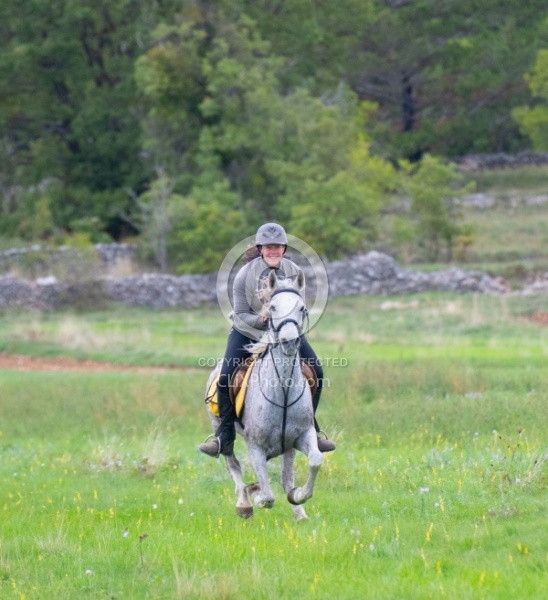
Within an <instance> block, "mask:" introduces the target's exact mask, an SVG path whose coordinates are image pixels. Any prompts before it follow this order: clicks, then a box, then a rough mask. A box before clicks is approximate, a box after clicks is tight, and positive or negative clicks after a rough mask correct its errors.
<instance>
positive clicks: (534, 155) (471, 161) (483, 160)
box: [454, 152, 548, 171]
mask: <svg viewBox="0 0 548 600" xmlns="http://www.w3.org/2000/svg"><path fill="white" fill-rule="evenodd" d="M454 162H455V163H456V164H457V165H458V167H459V169H460V170H462V171H484V170H485V171H487V170H491V169H516V168H521V167H542V166H545V165H548V153H545V152H520V153H519V154H503V153H502V152H499V153H496V154H468V155H467V156H463V157H461V158H456V159H455V160H454Z"/></svg>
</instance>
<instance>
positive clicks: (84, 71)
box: [0, 0, 547, 272]
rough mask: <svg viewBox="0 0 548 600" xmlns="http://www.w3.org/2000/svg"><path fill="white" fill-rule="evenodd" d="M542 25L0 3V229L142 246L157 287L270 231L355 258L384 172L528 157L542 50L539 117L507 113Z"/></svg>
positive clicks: (253, 4) (369, 0)
mask: <svg viewBox="0 0 548 600" xmlns="http://www.w3.org/2000/svg"><path fill="white" fill-rule="evenodd" d="M471 15H473V18H471ZM545 15H546V7H545V3H544V2H541V0H531V2H528V3H525V4H524V3H518V2H515V1H514V0H488V1H487V2H484V3H483V4H482V7H481V11H478V7H477V2H475V0H465V1H464V2H456V1H455V0H448V1H445V2H433V1H432V0H417V1H413V2H399V1H398V2H395V1H389V0H340V1H339V2H337V3H336V5H333V4H332V3H327V4H325V3H324V4H322V3H317V2H313V1H312V0H292V1H291V2H266V1H264V0H253V1H250V0H235V1H234V0H233V1H228V0H220V1H219V2H215V3H206V2H202V1H201V0H163V1H162V2H148V1H147V0H120V2H116V3H114V4H113V3H109V2H107V1H106V0H99V1H98V2H95V3H93V5H90V4H89V3H87V4H86V3H81V2H77V1H75V0H52V1H51V2H45V0H28V1H27V2H25V3H23V4H21V3H16V2H15V0H6V1H5V2H2V3H1V6H0V48H1V52H0V77H1V78H2V82H3V86H2V88H1V89H0V194H1V203H0V234H1V235H3V236H6V237H19V238H24V239H26V240H34V239H38V240H51V241H53V242H56V243H59V242H67V241H68V242H71V239H72V241H73V242H74V241H75V243H82V241H83V240H87V241H88V242H97V241H104V240H107V239H112V238H115V239H120V238H123V237H124V236H128V235H134V234H141V235H142V239H143V242H144V243H145V245H147V246H148V248H149V252H150V253H151V255H152V256H154V257H155V260H156V262H157V263H158V265H159V266H160V267H161V268H162V269H166V268H169V269H171V270H172V271H175V272H192V271H196V270H201V269H208V270H209V269H214V268H216V266H217V264H218V261H219V260H220V258H221V257H222V255H223V253H224V252H225V251H226V247H227V246H230V245H231V244H232V243H234V242H236V241H238V240H239V239H241V237H242V236H247V235H249V234H250V233H252V232H253V231H254V230H255V229H256V227H257V226H258V225H260V224H261V223H262V222H265V221H271V220H278V221H281V222H282V223H284V225H285V226H286V227H287V228H288V229H289V230H290V231H292V232H293V233H295V234H296V235H300V236H303V237H306V239H307V240H308V241H309V243H312V244H313V245H315V246H317V249H318V251H319V252H321V253H322V254H325V255H326V256H328V257H335V256H338V255H341V254H345V253H349V252H355V251H360V250H364V249H367V248H368V247H370V246H371V244H373V243H374V242H375V240H376V238H377V229H378V228H377V222H378V218H379V214H380V211H381V210H383V209H384V208H385V207H386V206H387V205H388V204H390V202H391V197H392V193H393V191H394V190H397V189H398V183H397V181H396V180H397V176H396V174H395V173H394V170H393V167H392V166H391V165H394V164H397V162H398V161H400V160H402V159H411V160H413V161H418V160H420V159H421V157H422V156H423V155H425V154H428V153H431V154H436V155H441V156H445V157H447V156H453V155H460V154H464V153H467V152H477V151H499V150H514V149H521V148H525V147H526V146H527V144H528V141H527V139H526V137H525V136H529V137H531V139H532V140H533V143H534V144H535V146H536V147H538V148H544V147H545V142H543V141H542V140H543V139H544V138H545V137H546V135H545V133H544V129H543V128H544V125H543V123H544V120H545V117H546V116H545V114H544V112H545V111H544V107H543V104H542V101H543V96H542V94H543V91H542V86H540V87H538V86H537V82H539V81H540V79H541V78H542V77H543V75H542V72H543V71H544V70H545V65H544V61H545V59H544V58H543V54H542V52H540V53H539V55H538V56H539V58H538V62H537V66H536V67H535V70H534V71H533V73H532V75H531V76H530V78H529V80H528V81H529V83H530V86H531V89H532V91H533V93H534V94H536V95H537V96H538V97H539V98H540V102H539V104H538V105H537V106H534V107H533V108H531V109H523V110H522V112H520V110H517V111H516V112H515V115H516V119H517V120H518V121H519V125H520V130H519V129H518V127H517V124H516V122H515V121H513V120H512V119H510V118H509V116H510V114H511V111H512V109H514V108H515V107H516V106H520V105H524V104H525V102H526V96H527V90H526V85H525V82H524V80H523V73H524V72H525V71H527V70H528V69H530V67H531V64H532V62H533V60H534V57H535V54H536V52H537V51H538V50H539V49H540V48H542V46H543V45H545V42H546V39H545V38H546V33H547V31H546V20H545V19H544V17H545ZM539 85H540V84H539ZM535 86H537V87H538V90H537V91H535V90H536V89H537V87H535ZM520 131H521V133H520ZM543 144H544V145H543ZM378 157H383V159H385V160H386V161H389V162H385V160H383V159H381V158H378ZM427 168H430V167H427ZM159 173H162V175H161V176H160V175H159ZM417 173H420V170H419V171H417ZM410 177H411V178H412V176H411V175H410ZM419 177H420V176H419ZM166 181H169V185H168V187H167V188H166V187H162V186H163V185H164V184H165V182H166ZM423 185H430V181H429V180H427V181H425V182H423ZM158 190H163V192H161V193H160V196H158V195H157V194H158ZM167 190H169V194H167V195H166V193H165V192H166V191H167ZM438 191H439V190H438ZM432 193H434V192H432ZM435 193H437V192H435ZM155 197H156V198H159V197H162V198H163V200H162V202H163V203H164V204H162V202H160V205H162V206H163V208H162V209H161V210H162V211H163V213H162V215H163V216H162V218H163V219H164V225H163V226H162V227H161V228H160V229H158V227H157V225H155V222H154V219H155V218H157V217H158V216H159V214H160V213H159V212H158V210H159V209H158V206H159V205H158V202H155V201H154V198H155ZM427 204H428V203H427ZM153 206H156V209H153ZM425 206H426V205H425ZM428 206H430V208H432V210H434V208H433V206H434V205H433V204H428ZM424 210H427V209H426V208H424V207H423V212H422V213H421V214H422V215H423V216H422V217H421V222H423V223H424V222H426V221H425V219H426V217H425V213H424ZM399 218H400V225H401V227H400V225H398V232H399V233H398V234H397V235H398V236H399V238H400V239H401V240H403V239H407V238H408V237H409V232H410V231H411V229H412V227H411V228H410V227H409V223H407V222H406V221H405V219H406V218H407V216H406V215H400V217H399ZM444 218H445V219H448V220H451V219H453V213H452V212H451V211H449V212H447V213H446V214H445V217H444ZM166 219H167V221H166ZM436 219H437V217H436V218H434V217H433V218H432V219H431V225H430V227H431V229H432V228H433V227H437V226H439V227H442V225H441V223H440V221H439V219H438V220H436ZM445 225H447V223H445ZM445 225H444V227H445ZM442 229H443V228H442ZM406 232H407V233H406ZM430 233H432V231H430ZM436 235H437V237H438V238H439V239H443V240H445V241H447V239H448V238H449V237H451V238H452V239H454V236H455V235H457V233H456V232H455V231H453V233H451V234H449V230H448V229H447V228H446V229H445V230H443V231H442V230H440V231H438V232H437V234H436ZM429 236H430V234H429ZM427 237H428V236H427ZM434 237H435V236H434ZM444 243H445V242H444ZM160 248H161V249H160ZM434 254H437V255H438V256H440V253H439V252H437V253H434Z"/></svg>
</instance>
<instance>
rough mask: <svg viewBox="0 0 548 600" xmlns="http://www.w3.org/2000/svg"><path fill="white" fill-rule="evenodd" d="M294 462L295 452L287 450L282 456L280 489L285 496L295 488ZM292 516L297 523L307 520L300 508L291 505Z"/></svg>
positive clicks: (302, 509) (304, 512)
mask: <svg viewBox="0 0 548 600" xmlns="http://www.w3.org/2000/svg"><path fill="white" fill-rule="evenodd" d="M294 462H295V450H289V452H286V453H285V454H283V455H282V487H283V488H284V491H285V493H286V494H289V493H290V492H291V490H292V489H293V488H294V487H295V475H294V469H293V465H294ZM291 508H292V509H293V516H294V517H295V519H296V520H297V521H302V520H303V519H308V515H307V514H306V511H305V510H304V508H303V507H302V506H299V505H297V504H292V505H291Z"/></svg>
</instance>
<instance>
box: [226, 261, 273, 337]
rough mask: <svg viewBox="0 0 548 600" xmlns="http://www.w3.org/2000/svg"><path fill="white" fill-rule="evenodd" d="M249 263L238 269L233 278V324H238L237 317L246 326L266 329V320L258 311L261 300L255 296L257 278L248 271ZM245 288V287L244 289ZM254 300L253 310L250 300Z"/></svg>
mask: <svg viewBox="0 0 548 600" xmlns="http://www.w3.org/2000/svg"><path fill="white" fill-rule="evenodd" d="M250 268H251V263H250V264H249V265H246V266H245V267H244V268H243V269H240V271H239V272H238V274H237V275H236V278H235V279H234V288H233V304H234V311H233V315H234V324H235V325H236V327H237V326H238V319H239V320H241V321H243V322H244V323H245V324H246V325H247V326H248V327H254V328H255V329H266V322H265V320H264V319H263V316H262V315H261V313H260V307H261V306H262V305H261V302H260V300H258V298H256V292H257V280H256V276H254V275H253V274H252V273H250V272H249V271H250ZM246 288H247V289H246ZM253 299H256V300H255V304H256V309H257V310H254V309H253V308H252V306H251V304H250V302H252V301H253Z"/></svg>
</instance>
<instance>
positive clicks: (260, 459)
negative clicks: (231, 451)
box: [247, 443, 274, 508]
mask: <svg viewBox="0 0 548 600" xmlns="http://www.w3.org/2000/svg"><path fill="white" fill-rule="evenodd" d="M247 455H248V457H249V461H250V462H251V466H252V467H253V471H255V475H256V476H257V480H258V483H259V487H260V491H259V493H258V494H256V495H255V505H256V506H258V507H259V508H272V506H273V505H274V493H273V492H272V489H271V488H270V481H269V479H268V467H267V465H266V455H265V453H264V452H263V451H262V450H260V449H259V448H257V447H254V446H252V445H251V444H249V443H248V446H247Z"/></svg>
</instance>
